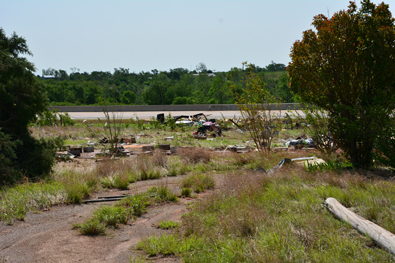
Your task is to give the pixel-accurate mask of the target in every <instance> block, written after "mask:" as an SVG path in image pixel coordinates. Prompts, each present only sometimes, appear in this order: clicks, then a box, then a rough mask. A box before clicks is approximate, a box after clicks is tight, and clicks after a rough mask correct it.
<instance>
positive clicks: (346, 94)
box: [288, 0, 395, 168]
mask: <svg viewBox="0 0 395 263" xmlns="http://www.w3.org/2000/svg"><path fill="white" fill-rule="evenodd" d="M312 25H313V26H314V27H315V30H307V31H305V32H303V39H302V40H301V41H296V42H295V43H294V45H293V47H292V51H291V60H292V61H291V62H290V64H289V66H288V71H289V76H290V82H291V90H292V91H293V92H295V93H297V94H298V95H299V96H300V98H301V99H302V101H304V102H306V103H311V104H314V105H317V106H319V107H321V108H323V109H324V110H326V112H327V113H328V115H329V117H330V118H329V120H330V127H331V130H332V132H333V134H334V135H335V139H336V140H337V142H338V143H339V144H340V145H341V147H342V148H343V149H344V150H345V151H346V153H347V154H348V155H349V156H350V159H351V162H352V163H353V165H354V166H357V167H362V168H369V167H371V165H372V164H373V153H374V151H373V149H374V148H375V147H376V146H377V145H378V142H379V138H382V137H383V136H380V134H381V131H383V130H386V131H389V130H390V126H391V125H393V124H392V123H393V121H392V119H391V113H392V111H393V110H394V108H395V92H394V91H395V90H394V88H395V29H394V18H392V15H391V12H390V10H389V6H388V5H386V4H384V3H381V4H379V5H377V6H376V5H374V4H373V3H371V2H370V1H369V0H363V1H362V2H361V8H360V9H359V10H358V9H357V6H356V4H355V3H354V2H350V5H349V7H348V9H347V10H343V11H340V12H337V13H335V14H334V15H333V16H332V17H331V18H327V17H325V16H324V15H318V16H316V17H314V21H313V24H312ZM390 137H391V136H390ZM388 143H389V142H388ZM376 150H377V149H376Z"/></svg>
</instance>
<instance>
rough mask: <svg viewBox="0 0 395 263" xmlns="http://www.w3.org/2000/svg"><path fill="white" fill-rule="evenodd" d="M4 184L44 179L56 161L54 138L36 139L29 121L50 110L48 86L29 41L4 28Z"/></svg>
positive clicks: (0, 94) (0, 182) (0, 180)
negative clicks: (37, 69)
mask: <svg viewBox="0 0 395 263" xmlns="http://www.w3.org/2000/svg"><path fill="white" fill-rule="evenodd" d="M0 50H1V52H0V98H1V103H0V161H2V167H1V169H0V187H2V186H4V185H11V184H14V183H16V182H18V181H19V180H20V179H21V178H23V177H27V178H29V179H36V178H42V177H45V176H46V175H48V174H49V173H50V171H51V167H52V165H53V162H54V158H53V154H54V150H55V146H54V144H53V142H52V141H51V140H44V139H43V138H40V139H38V140H37V139H35V138H33V137H32V136H31V134H30V133H29V130H28V124H29V123H31V122H34V121H35V120H36V115H37V114H40V113H41V112H43V111H44V110H45V109H46V106H47V97H46V94H45V92H44V87H43V84H42V83H41V82H39V81H38V80H37V78H36V77H35V76H34V74H33V72H34V70H35V68H34V65H33V64H32V63H30V62H29V61H28V60H27V59H26V58H25V55H32V53H31V52H30V50H29V48H28V46H27V44H26V40H25V39H24V38H22V37H19V36H17V35H16V34H15V33H14V34H13V35H12V36H11V37H7V36H6V34H5V32H4V30H3V29H2V28H0Z"/></svg>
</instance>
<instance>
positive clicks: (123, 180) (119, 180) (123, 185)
mask: <svg viewBox="0 0 395 263" xmlns="http://www.w3.org/2000/svg"><path fill="white" fill-rule="evenodd" d="M128 187H129V177H125V176H115V177H114V188H117V189H121V190H127V189H128Z"/></svg>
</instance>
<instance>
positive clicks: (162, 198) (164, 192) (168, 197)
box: [148, 186, 178, 202]
mask: <svg viewBox="0 0 395 263" xmlns="http://www.w3.org/2000/svg"><path fill="white" fill-rule="evenodd" d="M148 193H149V194H150V195H151V196H153V197H154V198H155V200H156V201H157V202H177V201H178V199H177V196H176V195H175V194H174V193H173V192H172V191H170V189H169V188H167V187H166V186H159V187H156V186H154V187H151V188H150V189H149V190H148Z"/></svg>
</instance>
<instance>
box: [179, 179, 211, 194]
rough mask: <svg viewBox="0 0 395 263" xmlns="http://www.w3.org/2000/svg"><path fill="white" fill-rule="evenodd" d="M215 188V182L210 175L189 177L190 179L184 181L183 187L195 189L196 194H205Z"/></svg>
mask: <svg viewBox="0 0 395 263" xmlns="http://www.w3.org/2000/svg"><path fill="white" fill-rule="evenodd" d="M214 186H215V180H214V178H213V177H212V176H211V175H209V174H192V175H188V177H186V178H185V179H184V180H183V181H182V187H184V188H193V190H194V191H195V192H196V193H200V192H203V191H205V190H206V189H213V188H214Z"/></svg>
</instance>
